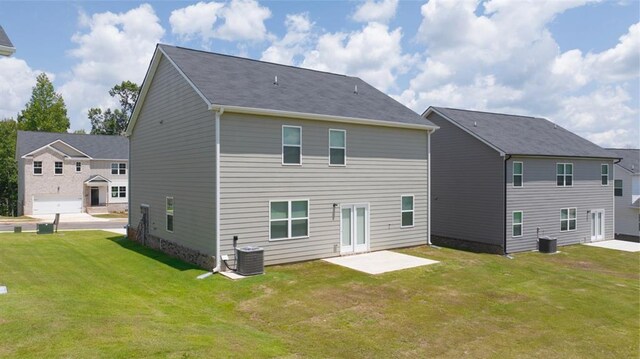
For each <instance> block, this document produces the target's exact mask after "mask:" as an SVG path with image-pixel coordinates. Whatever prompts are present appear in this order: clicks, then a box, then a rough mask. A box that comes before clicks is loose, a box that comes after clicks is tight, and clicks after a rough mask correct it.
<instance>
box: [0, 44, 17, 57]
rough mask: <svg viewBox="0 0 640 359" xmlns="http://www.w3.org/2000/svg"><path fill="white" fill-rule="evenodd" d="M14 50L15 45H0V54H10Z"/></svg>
mask: <svg viewBox="0 0 640 359" xmlns="http://www.w3.org/2000/svg"><path fill="white" fill-rule="evenodd" d="M14 52H16V48H15V47H11V46H5V45H0V55H2V56H11V55H13V53H14Z"/></svg>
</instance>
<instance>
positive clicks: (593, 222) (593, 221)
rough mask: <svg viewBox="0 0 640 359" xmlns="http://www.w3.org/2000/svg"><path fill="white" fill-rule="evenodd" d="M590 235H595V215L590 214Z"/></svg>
mask: <svg viewBox="0 0 640 359" xmlns="http://www.w3.org/2000/svg"><path fill="white" fill-rule="evenodd" d="M591 235H592V236H595V235H596V214H595V213H591Z"/></svg>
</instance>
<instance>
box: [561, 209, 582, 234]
mask: <svg viewBox="0 0 640 359" xmlns="http://www.w3.org/2000/svg"><path fill="white" fill-rule="evenodd" d="M576 212H577V211H576V208H563V209H561V210H560V231H563V232H564V231H575V229H576V226H577V222H578V219H577V213H576Z"/></svg>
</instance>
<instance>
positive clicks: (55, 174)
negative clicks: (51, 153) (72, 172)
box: [53, 161, 64, 176]
mask: <svg viewBox="0 0 640 359" xmlns="http://www.w3.org/2000/svg"><path fill="white" fill-rule="evenodd" d="M56 163H62V167H60V169H61V170H62V171H61V172H60V173H56ZM53 175H54V176H64V162H63V161H54V162H53Z"/></svg>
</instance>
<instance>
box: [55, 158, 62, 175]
mask: <svg viewBox="0 0 640 359" xmlns="http://www.w3.org/2000/svg"><path fill="white" fill-rule="evenodd" d="M53 173H54V174H57V175H61V174H62V162H57V161H56V163H55V167H54V168H53Z"/></svg>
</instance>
